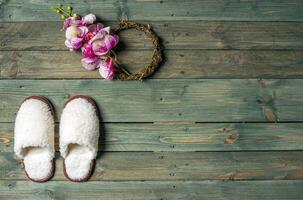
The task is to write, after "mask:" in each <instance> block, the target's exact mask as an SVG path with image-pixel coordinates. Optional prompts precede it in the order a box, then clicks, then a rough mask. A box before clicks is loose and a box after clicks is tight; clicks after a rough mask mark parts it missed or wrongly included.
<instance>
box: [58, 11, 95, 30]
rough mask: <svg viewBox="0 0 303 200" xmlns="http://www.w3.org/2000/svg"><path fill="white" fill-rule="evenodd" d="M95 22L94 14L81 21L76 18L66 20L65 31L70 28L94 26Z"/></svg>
mask: <svg viewBox="0 0 303 200" xmlns="http://www.w3.org/2000/svg"><path fill="white" fill-rule="evenodd" d="M95 21H96V16H95V15H93V14H88V15H85V16H84V17H82V19H81V20H80V19H77V18H76V17H69V18H67V19H65V20H64V24H63V29H64V30H66V29H67V28H68V27H70V26H86V25H90V24H93V23H94V22H95Z"/></svg>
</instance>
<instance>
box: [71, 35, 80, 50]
mask: <svg viewBox="0 0 303 200" xmlns="http://www.w3.org/2000/svg"><path fill="white" fill-rule="evenodd" d="M82 43H83V39H82V38H72V39H71V40H70V44H71V46H72V49H79V48H80V47H81V46H82Z"/></svg>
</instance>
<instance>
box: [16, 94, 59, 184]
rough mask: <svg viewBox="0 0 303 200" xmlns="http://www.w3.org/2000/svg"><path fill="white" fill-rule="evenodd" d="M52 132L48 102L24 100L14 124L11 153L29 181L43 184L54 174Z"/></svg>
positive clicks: (40, 98) (51, 119)
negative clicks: (17, 158) (14, 155)
mask: <svg viewBox="0 0 303 200" xmlns="http://www.w3.org/2000/svg"><path fill="white" fill-rule="evenodd" d="M54 129H55V127H54V113H53V108H52V106H51V104H50V103H49V101H48V100H47V99H46V98H44V97H40V96H31V97H28V98H26V99H25V100H24V101H23V103H22V104H21V106H20V108H19V111H18V113H17V117H16V121H15V143H14V151H15V154H16V155H17V156H18V157H19V158H21V159H22V163H23V166H24V170H25V173H26V175H27V177H28V178H29V179H30V180H32V181H35V182H45V181H48V180H49V179H50V178H51V177H52V176H53V175H54V165H53V159H54V155H55V148H54V131H55V130H54Z"/></svg>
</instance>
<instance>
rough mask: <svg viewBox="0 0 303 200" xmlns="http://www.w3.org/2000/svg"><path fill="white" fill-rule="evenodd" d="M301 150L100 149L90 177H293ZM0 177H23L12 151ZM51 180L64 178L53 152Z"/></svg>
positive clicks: (4, 157)
mask: <svg viewBox="0 0 303 200" xmlns="http://www.w3.org/2000/svg"><path fill="white" fill-rule="evenodd" d="M301 158H302V152H301V151H289V152H287V151H286V152H285V151H275V152H158V153H155V152H105V153H104V152H102V153H101V155H99V157H98V159H97V161H96V162H97V163H96V168H95V172H94V174H93V176H92V177H91V180H95V181H97V180H98V181H101V180H115V181H122V180H123V181H125V180H270V179H275V180H278V179H281V180H282V179H283V180H293V179H302V178H303V160H302V159H301ZM0 162H1V166H0V169H1V174H0V179H1V180H27V178H26V176H25V173H24V171H23V169H22V168H21V165H20V162H19V161H17V160H15V159H14V158H13V153H1V155H0ZM52 180H66V178H65V177H64V175H63V170H62V159H61V157H59V155H56V172H55V176H54V178H53V179H52Z"/></svg>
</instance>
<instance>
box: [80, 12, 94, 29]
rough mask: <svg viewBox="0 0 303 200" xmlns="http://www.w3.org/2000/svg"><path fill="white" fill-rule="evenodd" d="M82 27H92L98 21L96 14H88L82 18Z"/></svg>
mask: <svg viewBox="0 0 303 200" xmlns="http://www.w3.org/2000/svg"><path fill="white" fill-rule="evenodd" d="M81 21H82V25H84V26H85V25H90V24H92V23H94V22H95V21H96V16H95V15H94V14H88V15H85V16H84V17H82V19H81Z"/></svg>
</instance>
